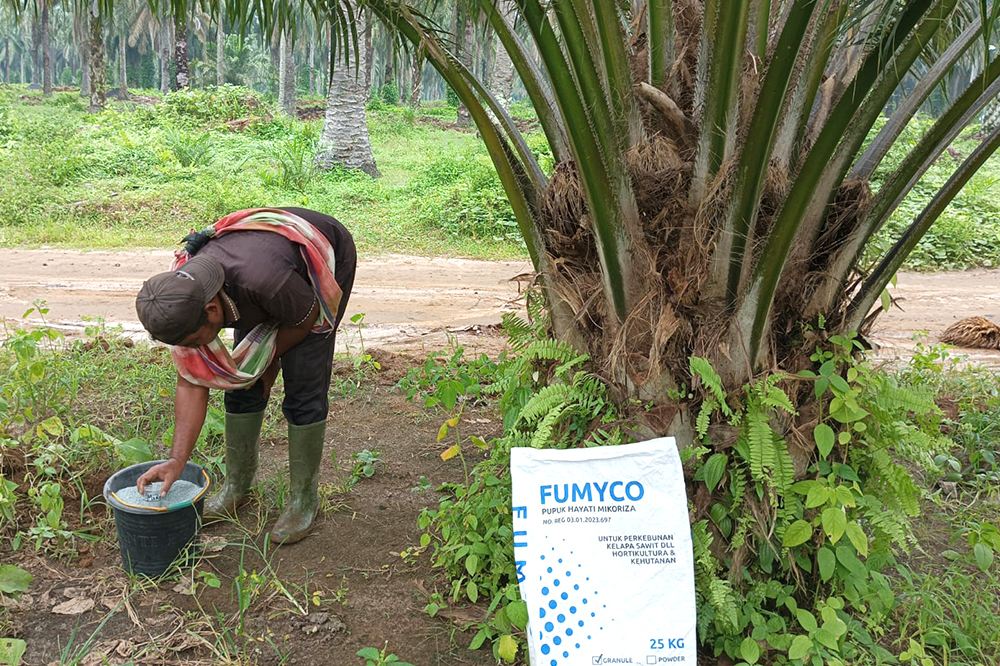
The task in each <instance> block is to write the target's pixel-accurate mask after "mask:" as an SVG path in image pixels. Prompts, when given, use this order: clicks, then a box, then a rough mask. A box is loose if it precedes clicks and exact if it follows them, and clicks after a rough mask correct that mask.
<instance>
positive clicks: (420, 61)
mask: <svg viewBox="0 0 1000 666" xmlns="http://www.w3.org/2000/svg"><path fill="white" fill-rule="evenodd" d="M423 75H424V52H423V49H422V48H418V49H417V51H416V53H414V54H413V71H412V72H411V73H410V108H411V109H419V108H420V96H421V93H422V88H423V82H424V76H423Z"/></svg>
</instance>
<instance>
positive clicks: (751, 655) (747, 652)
mask: <svg viewBox="0 0 1000 666" xmlns="http://www.w3.org/2000/svg"><path fill="white" fill-rule="evenodd" d="M740 656H741V657H743V661H745V662H747V663H748V664H756V663H757V660H758V659H760V646H759V645H758V644H757V641H755V640H754V639H752V638H744V639H743V642H742V643H740Z"/></svg>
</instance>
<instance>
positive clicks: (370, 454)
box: [351, 449, 385, 485]
mask: <svg viewBox="0 0 1000 666" xmlns="http://www.w3.org/2000/svg"><path fill="white" fill-rule="evenodd" d="M351 457H352V458H354V460H355V461H356V462H355V463H354V469H352V470H351V485H354V484H355V483H357V482H358V481H360V480H361V479H362V478H365V479H370V478H372V477H373V476H375V472H377V471H378V465H379V464H380V463H381V464H382V468H383V469H385V462H384V461H383V460H382V452H381V451H378V450H374V451H372V450H369V449H364V450H362V451H358V452H356V453H354V454H352V455H351Z"/></svg>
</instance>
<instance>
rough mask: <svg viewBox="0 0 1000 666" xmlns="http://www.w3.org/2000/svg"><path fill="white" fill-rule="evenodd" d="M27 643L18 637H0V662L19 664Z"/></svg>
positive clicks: (16, 665) (15, 665)
mask: <svg viewBox="0 0 1000 666" xmlns="http://www.w3.org/2000/svg"><path fill="white" fill-rule="evenodd" d="M27 649H28V644H27V643H25V642H24V641H22V640H20V639H18V638H0V664H4V665H5V666H19V665H20V663H21V657H23V656H24V651H25V650H27Z"/></svg>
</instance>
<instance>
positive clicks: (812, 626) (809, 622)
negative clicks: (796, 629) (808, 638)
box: [795, 608, 819, 633]
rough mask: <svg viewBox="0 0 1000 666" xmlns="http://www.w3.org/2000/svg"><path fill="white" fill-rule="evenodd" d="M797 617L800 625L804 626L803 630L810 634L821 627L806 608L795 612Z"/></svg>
mask: <svg viewBox="0 0 1000 666" xmlns="http://www.w3.org/2000/svg"><path fill="white" fill-rule="evenodd" d="M795 617H796V619H797V620H798V621H799V624H800V625H802V628H803V629H805V630H806V631H808V632H810V633H812V632H814V631H816V627H818V626H819V624H818V623H817V622H816V617H815V616H814V615H813V614H812V613H810V612H809V611H807V610H806V609H804V608H800V609H798V610H797V611H795Z"/></svg>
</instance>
